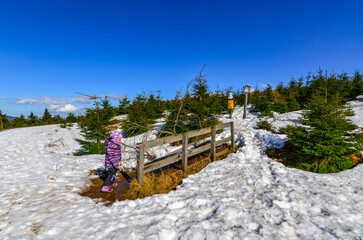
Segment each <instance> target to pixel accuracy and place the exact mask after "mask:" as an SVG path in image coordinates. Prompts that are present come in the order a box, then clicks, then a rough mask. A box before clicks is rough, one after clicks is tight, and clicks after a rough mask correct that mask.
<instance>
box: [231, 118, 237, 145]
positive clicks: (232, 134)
mask: <svg viewBox="0 0 363 240" xmlns="http://www.w3.org/2000/svg"><path fill="white" fill-rule="evenodd" d="M231 147H232V149H233V150H234V149H235V147H236V144H235V143H234V122H231Z"/></svg>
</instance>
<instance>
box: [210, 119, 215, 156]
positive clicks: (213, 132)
mask: <svg viewBox="0 0 363 240" xmlns="http://www.w3.org/2000/svg"><path fill="white" fill-rule="evenodd" d="M211 134H212V135H211V150H210V153H211V155H210V157H211V161H212V162H213V161H215V160H216V126H212V131H211Z"/></svg>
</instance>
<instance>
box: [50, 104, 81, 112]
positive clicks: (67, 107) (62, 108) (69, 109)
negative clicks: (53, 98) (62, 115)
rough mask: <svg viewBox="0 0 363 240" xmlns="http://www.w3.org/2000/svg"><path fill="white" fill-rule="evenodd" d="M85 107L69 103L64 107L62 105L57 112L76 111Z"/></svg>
mask: <svg viewBox="0 0 363 240" xmlns="http://www.w3.org/2000/svg"><path fill="white" fill-rule="evenodd" d="M82 108H83V107H76V106H74V105H72V104H67V105H65V106H63V107H60V108H58V109H57V110H56V112H75V111H78V110H80V109H82Z"/></svg>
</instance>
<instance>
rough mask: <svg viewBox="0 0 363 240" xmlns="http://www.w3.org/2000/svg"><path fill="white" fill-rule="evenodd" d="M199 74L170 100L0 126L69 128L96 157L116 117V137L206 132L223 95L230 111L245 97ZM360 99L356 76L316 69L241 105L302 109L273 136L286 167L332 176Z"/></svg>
mask: <svg viewBox="0 0 363 240" xmlns="http://www.w3.org/2000/svg"><path fill="white" fill-rule="evenodd" d="M203 69H204V68H203ZM203 69H202V70H201V72H200V74H199V75H197V76H196V77H195V78H194V79H192V80H191V81H190V82H189V83H188V84H187V86H186V87H185V88H182V89H180V90H178V91H177V93H176V94H175V97H174V98H173V99H170V100H163V99H162V97H161V93H160V92H156V93H153V92H151V93H148V94H147V93H145V92H143V93H141V94H138V95H137V96H136V97H135V98H134V99H132V100H131V99H128V98H124V99H122V100H119V103H118V106H112V105H111V103H110V101H109V100H108V99H107V97H106V98H104V99H97V100H95V102H94V104H93V106H92V107H90V108H87V109H86V110H85V113H84V114H82V115H79V116H74V115H73V114H72V113H70V114H69V115H68V117H67V118H65V119H62V118H61V117H60V116H59V115H56V116H51V114H50V113H49V112H48V110H47V109H46V110H45V112H44V114H43V116H42V117H41V118H37V117H36V116H34V114H32V113H31V114H30V115H29V116H28V117H27V118H25V117H24V116H20V117H18V118H15V119H13V120H11V121H9V120H6V119H7V118H6V115H3V114H0V117H1V119H2V125H3V128H12V127H25V126H38V125H44V124H55V123H62V124H63V125H64V124H66V123H71V122H77V123H78V124H79V126H80V128H81V132H82V139H78V140H77V141H78V142H79V143H80V144H81V145H82V147H83V149H84V151H82V152H78V153H77V154H92V153H96V154H100V153H104V148H103V147H102V142H103V140H104V139H105V138H106V137H108V134H109V132H110V130H111V129H110V125H112V124H115V123H117V122H118V121H116V120H112V119H113V117H115V116H118V115H124V116H125V117H124V118H123V120H121V124H122V126H121V128H122V130H123V135H124V137H128V136H136V135H139V134H142V133H145V132H150V130H153V132H156V133H157V135H158V136H159V137H163V136H167V135H175V134H179V133H183V132H187V131H191V130H195V129H200V128H204V127H208V126H212V125H215V124H217V123H218V119H217V117H216V116H218V114H221V113H227V111H228V109H227V97H228V93H229V92H232V93H233V95H234V98H235V102H236V105H243V104H244V99H245V95H244V92H243V90H242V88H241V89H238V90H233V89H232V88H227V89H224V90H220V89H217V90H216V91H214V92H213V91H211V90H210V88H209V86H208V79H207V77H206V75H203ZM362 94H363V81H362V74H360V73H359V72H358V71H357V72H355V73H354V74H353V76H349V75H348V74H347V73H341V74H335V73H332V74H329V75H328V74H327V72H323V71H321V70H319V71H318V72H317V73H316V74H308V75H307V76H306V77H301V78H299V79H295V78H292V79H291V80H290V81H289V82H288V83H286V84H284V83H283V82H281V83H279V84H278V85H277V86H276V88H275V89H273V88H272V86H271V85H270V84H268V85H266V88H265V89H262V90H260V89H258V87H255V88H254V91H252V92H251V93H249V102H248V103H249V104H251V106H252V109H251V111H252V112H258V113H260V116H261V117H264V116H270V117H272V116H273V112H279V113H285V112H291V111H296V110H307V111H305V112H304V113H303V116H302V119H301V122H302V124H303V125H304V127H291V126H290V127H287V128H285V129H281V132H283V133H286V134H288V135H289V137H290V141H289V142H288V144H289V145H290V146H293V147H294V151H295V153H296V154H299V156H300V158H299V157H297V158H296V157H295V156H296V155H294V157H295V158H294V159H291V160H286V162H287V163H288V164H289V165H290V166H293V167H298V168H301V169H304V170H309V171H315V172H335V171H340V170H342V169H346V168H349V167H351V166H352V161H350V160H349V159H348V158H347V155H349V154H354V153H357V151H359V150H361V149H362V145H361V142H362V136H361V135H362V134H360V135H359V134H352V133H351V132H352V131H353V130H354V129H357V127H356V126H354V125H353V124H352V123H351V122H350V121H349V120H348V119H347V118H346V117H347V116H350V115H352V114H353V112H352V111H351V110H350V109H349V108H348V107H347V106H346V105H345V104H346V102H347V101H350V100H353V99H355V98H356V97H357V96H359V95H362ZM0 113H1V112H0ZM158 121H160V122H162V123H161V124H158ZM261 123H265V125H264V124H261ZM267 125H268V123H267V122H266V121H264V120H263V119H262V120H261V122H260V123H259V126H260V127H261V126H265V127H266V126H267ZM266 128H268V126H267V127H266ZM270 129H271V128H270ZM291 155H293V154H291ZM296 159H299V161H296ZM304 159H305V160H304ZM347 159H348V160H347Z"/></svg>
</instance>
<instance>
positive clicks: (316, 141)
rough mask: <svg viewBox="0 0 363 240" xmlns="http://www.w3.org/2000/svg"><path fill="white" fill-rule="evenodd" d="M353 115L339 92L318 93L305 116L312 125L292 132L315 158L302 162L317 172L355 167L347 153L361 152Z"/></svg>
mask: <svg viewBox="0 0 363 240" xmlns="http://www.w3.org/2000/svg"><path fill="white" fill-rule="evenodd" d="M352 115H353V112H352V111H351V109H349V108H347V107H346V106H345V105H344V104H343V103H342V101H341V98H340V97H339V95H338V94H335V95H334V96H333V97H331V98H328V96H326V94H322V93H321V92H319V91H317V92H316V93H314V94H313V96H312V98H311V99H310V101H309V102H308V104H307V111H306V112H305V113H304V114H303V118H302V122H303V123H304V124H305V125H307V126H309V128H298V129H295V130H294V131H292V135H291V141H290V142H291V144H292V145H293V146H295V147H296V148H297V149H298V151H299V152H300V153H301V154H303V155H305V156H306V157H307V159H310V160H311V162H310V163H304V164H301V166H304V168H305V169H307V170H313V171H315V172H337V171H341V170H344V169H347V168H349V167H351V166H352V162H351V161H350V160H349V159H347V158H345V156H347V155H349V154H353V153H355V152H357V151H358V150H359V147H358V144H357V143H358V142H359V141H360V140H359V139H358V138H357V137H355V136H354V135H351V134H349V131H351V130H353V129H354V128H355V127H354V125H352V124H351V121H350V120H348V119H347V118H346V117H347V116H352Z"/></svg>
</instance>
